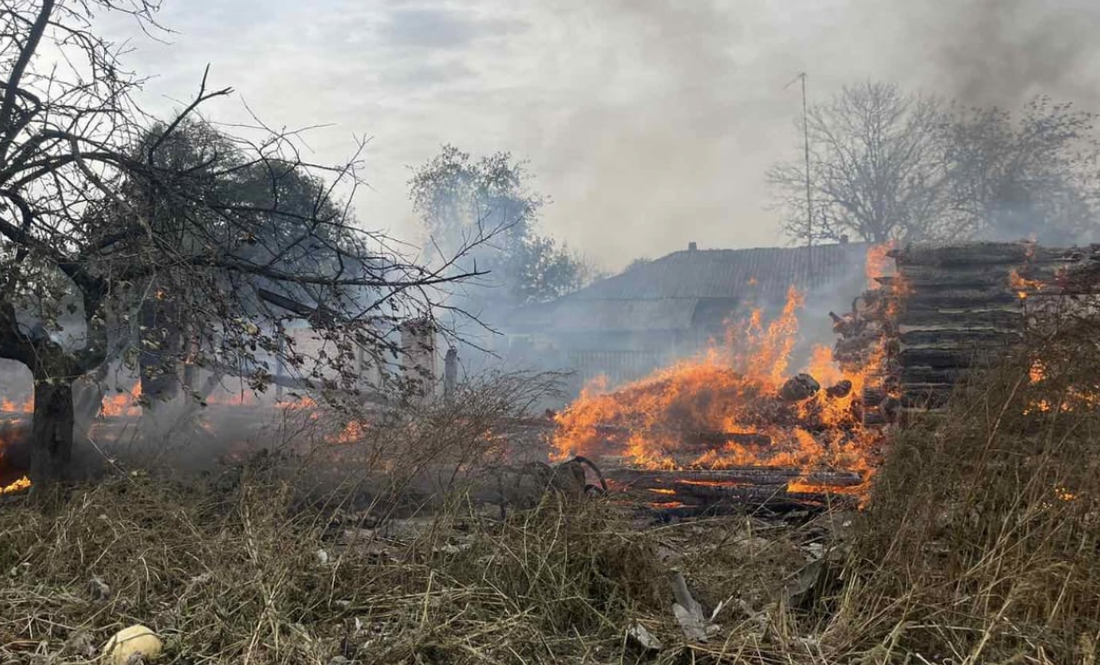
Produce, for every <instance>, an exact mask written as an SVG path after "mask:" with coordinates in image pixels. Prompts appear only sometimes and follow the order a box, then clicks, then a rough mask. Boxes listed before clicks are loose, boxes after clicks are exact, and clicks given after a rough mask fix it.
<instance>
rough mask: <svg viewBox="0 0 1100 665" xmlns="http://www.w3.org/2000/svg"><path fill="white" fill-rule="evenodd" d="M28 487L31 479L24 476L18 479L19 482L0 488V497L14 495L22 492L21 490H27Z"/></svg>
mask: <svg viewBox="0 0 1100 665" xmlns="http://www.w3.org/2000/svg"><path fill="white" fill-rule="evenodd" d="M30 486H31V479H30V478H28V477H26V476H23V477H22V478H20V479H19V480H16V481H15V482H13V483H10V484H8V485H6V486H0V495H3V494H15V493H16V492H22V491H23V490H26V489H29V488H30Z"/></svg>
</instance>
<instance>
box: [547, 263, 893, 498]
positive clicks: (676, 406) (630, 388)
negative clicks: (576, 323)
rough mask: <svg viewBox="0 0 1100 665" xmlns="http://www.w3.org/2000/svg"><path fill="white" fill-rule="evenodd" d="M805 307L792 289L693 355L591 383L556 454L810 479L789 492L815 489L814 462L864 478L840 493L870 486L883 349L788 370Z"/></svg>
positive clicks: (563, 428)
mask: <svg viewBox="0 0 1100 665" xmlns="http://www.w3.org/2000/svg"><path fill="white" fill-rule="evenodd" d="M888 250H889V248H888V247H877V248H875V249H874V250H873V251H872V252H871V253H870V254H869V256H868V264H867V265H868V267H867V270H868V277H871V278H873V277H878V276H881V274H882V271H883V268H884V266H885V263H886V256H887V255H886V252H887V251H888ZM802 305H803V296H802V295H801V294H800V293H799V292H798V291H796V290H795V289H794V288H791V289H790V290H789V291H788V294H787V299H786V304H785V306H784V308H783V310H782V311H781V312H780V313H779V315H778V316H777V317H776V318H775V319H774V320H772V321H771V322H768V323H765V321H764V317H763V314H762V312H761V311H759V310H757V311H753V312H752V313H751V314H750V315H749V316H748V317H747V320H746V321H742V322H740V323H737V324H733V325H730V326H728V328H727V333H726V338H725V340H724V341H723V343H721V344H717V343H716V344H712V345H711V346H710V348H708V350H707V351H706V352H704V353H702V354H700V355H698V356H696V357H693V358H689V359H686V360H682V361H680V362H677V363H675V364H673V365H671V366H669V367H665V368H663V369H660V370H658V371H656V372H654V373H653V374H651V375H650V376H647V377H645V378H643V379H641V380H638V381H634V382H632V383H629V384H626V385H623V386H621V387H618V388H616V389H615V390H608V388H607V384H606V382H605V381H596V382H593V383H592V384H590V385H588V386H586V387H585V389H584V390H583V391H582V393H581V395H580V397H579V398H577V400H576V401H574V402H573V403H572V404H571V405H570V406H569V407H568V408H567V409H566V410H565V411H563V412H562V413H561V414H559V415H558V416H557V424H558V429H557V431H556V433H555V434H554V436H553V440H552V444H553V448H554V456H555V457H556V458H558V459H564V458H567V457H569V456H572V455H583V456H585V457H590V458H602V459H604V460H605V461H606V460H609V459H610V460H612V461H619V462H621V463H622V464H624V465H628V466H633V467H640V468H643V469H663V470H677V469H682V470H692V469H731V468H736V467H745V466H754V467H786V468H790V467H794V468H796V469H800V470H801V472H802V475H801V476H800V477H795V478H792V479H791V480H790V481H789V482H788V483H787V490H788V491H789V492H798V491H810V490H812V489H815V486H814V484H813V483H812V482H809V479H808V474H809V473H810V472H811V471H813V470H816V469H822V468H829V469H839V470H845V471H855V472H859V473H861V474H862V475H863V478H864V481H865V482H864V483H863V484H862V485H858V486H854V487H849V488H844V489H843V490H841V491H846V492H850V493H856V494H862V493H864V490H865V489H866V480H868V479H869V478H870V475H871V472H872V470H873V466H874V465H873V459H874V457H875V455H876V453H877V450H878V447H879V445H878V444H879V443H880V441H881V431H880V430H877V429H873V428H869V427H865V426H864V424H863V419H862V418H861V412H860V404H859V399H860V396H861V395H862V394H863V390H864V387H865V384H867V383H868V382H869V381H871V380H873V379H872V378H871V377H874V376H875V375H876V374H877V372H878V369H879V367H880V364H881V361H882V358H883V353H884V351H883V350H882V349H877V350H875V351H873V352H872V353H871V354H870V356H869V357H868V359H867V360H866V363H865V366H864V367H860V368H856V369H855V370H854V371H851V370H849V371H845V370H842V369H841V368H840V367H838V366H837V365H836V364H835V363H834V362H833V358H832V353H831V351H830V349H829V348H827V347H824V346H818V347H815V348H814V350H813V353H812V357H811V359H810V361H809V362H808V363H807V366H806V367H805V368H804V372H803V373H800V374H797V375H794V376H792V373H791V372H790V371H789V370H790V365H791V361H792V358H791V355H792V351H793V350H794V348H795V345H796V342H797V340H798V320H797V312H798V310H799V309H800V308H801V307H802ZM834 491H835V490H834Z"/></svg>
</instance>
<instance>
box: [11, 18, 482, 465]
mask: <svg viewBox="0 0 1100 665" xmlns="http://www.w3.org/2000/svg"><path fill="white" fill-rule="evenodd" d="M155 9H156V5H155V4H154V3H153V2H150V1H148V0H124V2H122V3H119V2H115V1H114V0H110V1H108V0H42V1H41V2H38V3H29V2H23V1H21V0H0V10H2V11H0V27H2V29H3V31H4V35H5V39H4V40H3V41H2V45H0V61H2V62H4V64H5V66H6V67H7V68H8V71H10V72H11V73H10V76H9V77H8V79H7V80H6V81H5V82H4V84H3V86H2V87H0V286H2V288H0V358H7V359H12V360H16V361H18V362H20V363H23V364H24V365H26V366H27V367H28V368H30V369H31V373H32V375H33V377H34V381H35V395H34V397H35V414H34V425H33V434H32V437H33V439H34V444H33V450H34V454H33V455H32V468H31V474H32V480H35V482H36V483H45V482H46V481H49V480H51V479H53V478H56V477H58V476H60V475H61V474H63V472H64V470H65V468H66V466H67V463H68V460H69V455H70V450H71V448H72V443H73V431H72V426H73V397H72V385H73V382H74V381H75V380H76V379H77V378H78V377H80V376H82V375H84V374H86V373H87V372H89V371H92V370H94V369H96V368H98V367H101V366H102V365H103V363H104V362H106V361H107V359H108V358H110V357H111V356H112V354H114V353H116V352H118V350H119V347H120V346H126V345H128V344H131V343H132V340H133V336H132V335H129V334H127V331H128V330H129V329H130V328H132V322H133V320H134V319H135V316H136V314H137V313H138V312H139V311H141V310H142V309H143V308H145V309H148V306H147V303H148V302H150V300H154V301H158V302H160V301H164V302H167V303H170V304H171V308H172V309H174V310H175V311H177V312H182V313H185V316H184V317H183V318H184V319H185V320H188V321H191V322H192V323H193V324H194V325H195V326H198V327H201V328H202V330H203V333H204V335H206V336H207V337H212V338H217V340H218V343H217V344H216V345H209V346H205V345H198V346H195V345H178V346H176V347H168V348H167V349H166V350H165V349H161V350H162V351H165V352H166V353H169V354H173V355H176V356H178V357H179V358H180V359H183V358H184V357H186V359H187V361H188V362H191V363H196V364H199V365H200V366H202V365H209V366H225V365H227V364H232V365H234V366H236V367H244V368H247V371H248V373H249V375H248V377H247V378H248V379H249V380H250V382H251V383H252V385H253V386H254V387H256V388H257V389H262V388H264V387H265V386H266V385H267V382H268V381H269V380H270V378H271V376H270V371H269V369H268V368H267V367H266V361H265V360H264V359H263V358H262V357H261V356H259V355H257V354H258V353H260V352H261V351H262V352H264V353H266V354H268V355H269V356H270V355H278V356H280V357H282V358H283V359H284V360H285V361H286V362H287V363H288V364H289V365H290V366H300V365H301V363H302V360H301V358H300V357H299V355H298V354H296V353H295V352H294V350H293V347H292V345H291V344H289V343H287V342H288V338H287V336H286V334H285V328H284V323H285V322H286V321H287V319H290V318H309V319H310V321H311V323H312V324H313V326H314V328H315V329H316V330H318V331H319V333H320V334H323V335H326V336H327V337H328V338H329V339H331V340H332V341H333V343H334V344H336V345H337V347H338V348H339V349H340V351H339V352H338V353H333V354H331V355H330V356H329V357H328V361H329V363H330V364H331V365H332V366H333V367H334V368H335V369H337V370H338V369H339V368H340V366H341V364H342V362H343V361H344V359H345V357H346V356H345V354H346V353H352V349H353V347H357V348H359V349H363V350H365V351H366V353H368V354H372V355H375V356H377V357H378V358H379V359H380V360H381V359H382V358H383V357H384V356H386V355H387V354H392V353H393V352H394V351H395V343H394V339H393V337H394V335H393V332H394V330H395V328H396V327H397V326H398V325H399V324H400V322H401V321H402V320H403V319H405V318H408V317H410V316H430V315H431V312H432V311H433V308H434V306H435V305H436V303H437V298H438V290H439V289H440V288H441V287H442V286H444V285H446V284H449V283H452V282H454V281H455V280H460V279H464V278H468V277H476V276H477V275H478V274H479V272H478V271H477V270H470V271H466V272H463V271H461V270H459V269H457V268H456V266H457V262H456V261H455V256H461V255H462V254H463V253H464V252H465V251H467V250H468V249H470V248H471V247H474V246H476V245H477V244H478V242H479V241H480V237H479V236H478V234H477V233H476V232H474V233H471V234H468V235H467V236H465V238H464V241H463V242H458V243H452V244H451V245H450V248H451V250H452V252H453V254H452V256H450V257H447V258H445V259H444V260H441V261H439V262H438V263H437V265H436V266H435V267H427V266H424V265H421V264H419V263H417V262H415V261H413V260H410V259H408V258H406V257H405V256H404V255H403V254H402V253H400V252H398V251H395V250H394V249H393V248H392V247H391V245H392V244H393V243H391V242H390V239H389V238H388V237H386V236H385V235H384V234H382V233H379V232H376V231H372V230H369V229H367V228H364V226H363V225H361V224H357V223H355V220H354V219H353V216H352V215H351V214H350V211H349V210H348V209H347V208H346V207H345V206H343V205H341V204H340V203H339V201H338V197H337V196H336V195H335V192H337V191H342V192H344V195H345V196H346V197H349V198H350V196H351V195H352V194H353V193H354V190H355V187H356V186H357V184H358V183H359V178H358V172H357V167H358V157H357V155H358V152H356V154H355V155H353V157H352V159H350V160H348V161H347V162H345V163H343V164H337V165H325V164H314V163H310V162H307V161H305V160H303V159H302V158H301V157H300V152H299V150H298V144H297V143H296V138H295V134H294V133H287V132H274V131H270V130H267V129H266V128H264V127H263V126H262V125H259V126H257V127H255V128H252V131H251V132H250V133H251V135H252V136H254V137H255V136H258V137H259V138H254V139H253V140H246V139H245V138H242V137H236V136H230V135H228V134H224V133H221V132H217V131H214V130H213V129H212V128H211V127H210V126H209V125H207V124H205V123H202V122H200V121H198V120H197V109H198V108H199V107H200V106H201V105H202V104H204V103H205V102H207V101H208V100H210V99H212V98H215V97H224V96H226V95H229V94H230V93H231V90H230V89H228V88H223V89H210V88H209V87H208V86H207V79H206V77H205V76H204V78H203V81H202V83H201V85H200V86H199V90H198V92H197V94H196V95H195V97H194V99H193V101H192V102H191V103H190V104H188V105H187V106H186V107H185V108H183V109H181V110H180V111H179V112H178V113H177V114H175V115H174V116H173V117H171V118H168V119H165V120H155V119H152V118H150V116H148V115H147V114H145V113H144V112H143V111H142V110H141V109H140V108H139V107H138V106H137V104H136V103H135V101H134V99H133V97H132V92H133V91H134V90H135V88H136V86H137V85H138V84H139V83H140V79H138V78H137V77H136V76H134V75H131V74H128V73H126V70H125V69H124V68H123V66H122V63H120V62H119V60H118V53H119V51H118V49H117V47H116V45H113V44H111V43H109V42H107V41H105V40H104V39H103V38H102V37H101V36H99V35H98V34H96V33H95V32H94V31H93V30H92V18H93V12H95V11H120V12H125V13H128V14H130V15H131V16H133V17H134V19H135V20H138V21H141V22H143V23H144V24H145V25H147V26H154V27H155V24H154V23H153V13H154V11H155ZM361 147H362V146H361V144H360V146H359V148H361ZM61 306H65V307H67V308H68V313H69V314H70V315H71V317H76V319H78V321H77V323H78V325H71V324H70V325H68V326H63V325H62V323H63V322H62V321H61V320H60V319H61V317H60V316H59V314H61V313H62V312H60V311H59V307H61ZM152 309H153V310H157V309H167V305H165V306H164V307H161V306H159V305H157V306H154V307H153V308H152ZM70 323H71V322H70ZM143 343H147V340H143ZM227 359H231V360H235V361H237V362H233V363H227ZM354 378H355V377H353V376H347V375H345V374H339V379H340V380H341V381H342V382H343V383H344V384H346V385H347V386H351V385H352V383H353V381H354Z"/></svg>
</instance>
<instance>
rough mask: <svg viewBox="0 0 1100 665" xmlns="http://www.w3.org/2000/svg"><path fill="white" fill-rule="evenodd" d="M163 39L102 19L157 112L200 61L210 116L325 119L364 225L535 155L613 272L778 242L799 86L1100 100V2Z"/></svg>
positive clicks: (426, 11)
mask: <svg viewBox="0 0 1100 665" xmlns="http://www.w3.org/2000/svg"><path fill="white" fill-rule="evenodd" d="M160 20H161V22H162V23H163V24H164V25H165V26H166V27H168V28H170V29H172V30H173V31H175V34H172V35H167V36H164V38H165V39H167V40H168V41H169V42H170V43H169V44H167V45H164V44H158V43H156V42H155V41H152V40H150V39H148V38H146V37H144V36H143V35H142V34H141V32H140V31H139V30H137V29H135V27H134V26H133V24H131V23H129V22H128V21H122V20H119V19H115V18H104V19H102V26H103V29H104V30H106V31H107V33H108V34H110V35H111V36H113V37H114V38H116V39H120V40H121V39H130V40H131V47H132V48H133V49H134V52H133V53H132V54H130V55H129V56H128V58H127V62H128V63H130V65H131V67H132V68H133V69H135V70H137V71H138V72H139V73H141V74H143V75H155V78H154V79H153V80H152V81H150V83H149V84H148V85H147V87H146V93H145V94H146V97H145V100H146V103H147V105H149V106H151V107H154V108H156V109H159V110H161V111H163V112H167V111H169V110H170V109H171V108H172V107H174V106H177V105H178V103H179V102H182V101H186V100H187V99H188V98H189V97H190V95H192V94H193V93H194V91H195V89H196V87H197V85H198V82H199V80H200V79H201V76H202V71H203V68H204V67H205V66H206V64H207V63H209V64H210V65H211V83H212V85H214V86H219V87H220V86H233V87H234V88H235V90H236V95H235V96H234V97H233V98H232V99H230V100H226V101H222V102H219V103H217V104H215V105H211V106H209V107H208V108H207V109H206V115H207V116H208V117H211V118H212V119H214V120H217V121H223V122H232V121H238V120H242V119H244V117H245V116H244V110H243V104H244V103H247V104H248V105H249V106H250V107H251V108H252V109H253V110H254V111H256V113H257V114H258V115H259V116H260V117H261V118H262V119H263V120H264V121H265V122H266V123H268V124H270V125H276V126H287V127H300V126H306V125H316V124H319V123H325V124H329V125H331V126H329V127H326V128H323V129H318V130H316V131H314V132H313V133H311V134H309V135H308V139H309V144H310V147H311V148H312V149H313V150H314V151H315V153H316V154H315V155H314V158H315V159H318V160H328V161H340V160H342V159H343V158H345V157H347V156H348V155H349V154H350V152H351V151H352V150H353V149H354V139H353V137H354V136H367V137H372V140H371V143H370V146H369V149H368V151H367V153H366V165H367V179H368V180H369V182H370V184H371V186H372V189H371V190H370V191H364V192H361V193H360V194H359V195H358V196H357V198H356V200H355V206H356V209H357V212H358V215H359V218H360V220H361V221H362V222H363V223H364V224H366V225H370V226H371V227H374V228H382V229H388V230H390V231H391V232H393V233H394V234H396V235H398V236H400V237H402V238H405V239H414V238H415V224H414V223H413V220H412V214H411V211H410V207H409V204H408V199H407V186H406V182H407V180H408V177H409V170H408V167H410V166H415V165H418V164H421V163H423V162H424V161H426V160H428V159H429V158H431V157H432V156H433V155H434V154H436V152H438V149H439V146H440V145H441V144H443V143H453V144H455V145H457V146H458V147H460V148H462V149H463V150H466V151H468V152H471V153H474V154H484V153H489V152H493V151H496V150H509V151H511V152H513V153H514V154H515V155H516V156H518V157H522V158H526V159H529V160H530V163H531V170H532V172H533V173H534V174H536V176H537V181H536V182H535V187H536V188H537V189H538V190H539V191H540V192H542V193H544V194H546V195H549V196H550V197H551V198H552V199H553V201H554V202H553V204H552V205H551V206H549V207H548V208H547V209H546V212H545V215H544V219H543V228H544V230H545V231H547V232H549V233H551V234H553V235H555V236H556V237H558V238H560V239H563V240H565V241H567V242H568V243H569V244H570V245H571V246H573V247H575V248H577V249H579V250H581V251H582V252H583V253H584V254H585V255H587V256H588V257H590V258H591V259H592V260H594V261H596V262H598V263H599V264H601V265H602V266H603V267H605V268H607V269H617V268H620V267H622V266H623V265H625V264H626V263H628V262H629V261H630V260H631V259H633V258H636V257H640V256H648V257H656V256H660V255H663V254H665V253H668V252H670V251H675V250H678V249H682V248H685V247H686V246H687V243H688V242H689V241H692V240H694V241H698V243H699V245H700V247H751V246H762V245H774V244H779V243H781V242H783V238H782V237H781V235H780V232H779V218H778V217H779V216H778V213H777V212H775V211H772V210H769V207H768V201H769V195H768V191H767V188H766V186H765V183H764V171H765V170H766V169H767V167H768V166H769V165H770V164H771V163H773V162H775V161H776V160H778V159H786V158H790V157H793V156H797V154H798V153H797V147H798V146H797V136H796V134H795V132H794V129H793V121H794V120H795V118H796V117H797V114H798V113H799V109H800V98H799V93H798V89H797V86H791V87H789V88H787V89H784V86H786V85H787V84H788V83H789V82H790V81H791V80H792V79H793V78H794V77H795V76H796V75H797V74H798V73H799V72H800V71H807V72H808V73H809V88H810V95H811V101H812V99H814V98H823V97H825V96H827V95H828V94H830V93H831V92H833V91H835V90H836V89H837V88H838V87H839V86H840V85H841V84H843V83H845V82H851V81H859V80H862V79H867V78H873V79H883V80H889V81H895V82H898V83H900V84H903V85H906V86H909V87H912V88H921V89H923V90H925V91H927V92H935V93H937V94H942V95H946V96H951V97H955V98H959V99H962V100H963V101H965V102H973V103H983V104H988V103H999V104H1017V103H1019V102H1020V101H1022V100H1023V99H1026V98H1027V97H1029V96H1031V95H1033V94H1036V93H1044V92H1045V93H1050V94H1053V95H1055V96H1057V97H1059V98H1060V99H1072V100H1076V101H1078V102H1079V103H1080V104H1081V105H1082V106H1084V107H1086V108H1090V109H1096V108H1097V107H1098V106H1100V95H1097V91H1098V90H1100V50H1098V48H1097V44H1100V39H1098V38H1097V37H1096V35H1100V3H1097V2H1095V1H1092V0H1058V1H1048V2H1042V1H1041V0H1034V1H1029V0H922V1H920V2H916V1H913V0H713V1H709V2H708V1H707V0H451V1H449V2H448V1H441V0H312V1H310V2H306V1H304V0H296V1H290V0H164V10H163V11H162V12H161V14H160Z"/></svg>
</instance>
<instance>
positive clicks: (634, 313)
mask: <svg viewBox="0 0 1100 665" xmlns="http://www.w3.org/2000/svg"><path fill="white" fill-rule="evenodd" d="M866 253H867V245H866V244H865V243H849V244H845V245H839V244H837V245H821V246H817V247H814V248H813V250H812V263H811V251H810V250H809V249H807V248H805V247H766V248H756V249H711V250H686V251H681V252H674V253H672V254H669V255H668V256H664V257H662V258H659V259H656V260H654V261H650V262H647V263H642V264H639V265H637V266H635V267H633V268H631V269H630V270H628V271H626V272H624V273H621V274H619V275H615V276H614V277H610V278H608V279H605V280H602V281H600V282H597V283H595V284H592V285H590V286H588V287H586V288H584V289H581V290H580V291H577V292H576V293H572V294H570V295H567V296H564V297H562V298H559V299H557V300H555V301H553V302H549V303H544V304H541V305H535V306H531V307H526V308H523V309H521V310H518V311H516V312H515V313H514V314H513V316H511V317H509V324H510V325H511V326H513V327H517V328H524V329H532V330H544V331H547V332H549V331H552V330H557V331H564V330H573V331H596V330H607V331H610V330H624V331H630V330H681V329H686V328H690V327H691V325H692V318H693V316H694V313H695V310H696V308H697V307H698V305H699V303H700V302H701V301H703V300H706V299H712V298H718V299H723V300H731V301H741V300H746V299H749V298H752V299H754V300H755V301H757V302H761V301H780V302H781V301H782V299H783V297H784V296H785V294H786V292H787V289H788V288H789V287H790V286H792V285H793V286H795V287H796V288H798V289H800V290H803V291H807V292H813V291H816V290H819V289H824V288H828V287H829V285H830V284H836V283H838V282H840V281H843V280H851V279H853V277H859V276H862V274H863V268H864V265H865V263H866ZM857 288H858V287H857ZM851 295H852V297H854V296H855V295H857V293H852V294H851Z"/></svg>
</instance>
